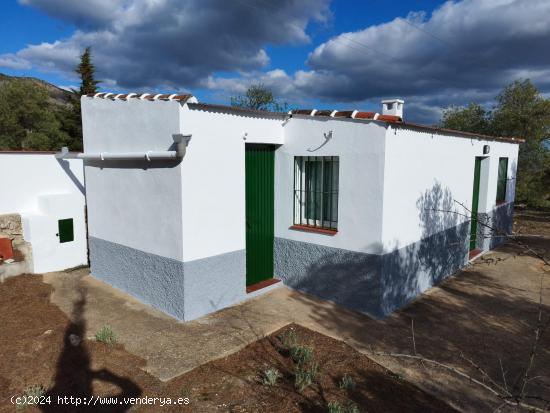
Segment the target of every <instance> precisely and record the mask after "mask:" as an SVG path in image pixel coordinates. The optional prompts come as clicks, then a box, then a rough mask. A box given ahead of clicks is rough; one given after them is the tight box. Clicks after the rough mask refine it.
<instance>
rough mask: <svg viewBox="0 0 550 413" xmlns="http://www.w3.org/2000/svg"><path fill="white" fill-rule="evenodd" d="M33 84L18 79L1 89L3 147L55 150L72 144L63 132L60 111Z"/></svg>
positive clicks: (0, 120) (1, 143) (0, 127)
mask: <svg viewBox="0 0 550 413" xmlns="http://www.w3.org/2000/svg"><path fill="white" fill-rule="evenodd" d="M48 99H49V97H48V93H47V92H46V91H45V90H44V89H41V88H38V87H36V85H35V84H34V83H33V82H30V81H27V80H24V79H17V80H13V81H10V82H7V83H6V84H5V85H3V86H2V88H0V148H1V149H4V150H6V149H8V150H10V149H11V150H20V149H27V150H51V149H54V148H60V147H61V146H64V145H67V144H68V142H70V137H69V135H67V133H65V132H64V131H62V130H61V123H60V121H59V116H60V115H59V113H58V111H59V109H57V108H52V105H48V104H46V103H47V102H48Z"/></svg>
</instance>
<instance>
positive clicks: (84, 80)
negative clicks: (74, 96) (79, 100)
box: [76, 46, 99, 96]
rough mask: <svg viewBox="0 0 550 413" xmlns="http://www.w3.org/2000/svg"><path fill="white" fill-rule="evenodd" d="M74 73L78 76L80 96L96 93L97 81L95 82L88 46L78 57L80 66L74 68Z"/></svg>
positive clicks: (90, 52) (93, 67)
mask: <svg viewBox="0 0 550 413" xmlns="http://www.w3.org/2000/svg"><path fill="white" fill-rule="evenodd" d="M76 73H78V75H79V76H80V79H81V83H80V91H79V93H80V96H82V95H87V94H88V93H97V85H98V83H99V82H98V81H97V80H95V78H94V74H95V66H94V64H93V63H92V51H91V48H90V47H89V46H88V47H87V48H86V49H84V53H82V55H81V56H80V64H79V65H78V66H77V67H76Z"/></svg>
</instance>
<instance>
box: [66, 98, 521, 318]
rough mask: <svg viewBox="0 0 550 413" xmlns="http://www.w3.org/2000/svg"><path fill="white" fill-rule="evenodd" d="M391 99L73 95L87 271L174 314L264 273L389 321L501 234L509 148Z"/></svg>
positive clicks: (264, 284)
mask: <svg viewBox="0 0 550 413" xmlns="http://www.w3.org/2000/svg"><path fill="white" fill-rule="evenodd" d="M403 106H404V102H403V101H401V100H398V99H394V100H388V101H384V102H383V110H382V113H380V114H379V113H373V112H361V111H356V110H354V111H333V110H293V111H291V112H289V113H275V112H266V111H253V110H247V109H240V108H235V107H227V106H221V105H212V104H204V103H199V102H198V101H197V99H195V98H194V97H193V96H191V95H166V94H157V95H150V94H141V95H136V94H133V93H132V94H127V95H126V94H125V95H121V94H116V95H115V94H112V93H98V94H95V95H90V96H84V97H83V98H82V116H83V133H84V148H85V152H84V153H83V154H80V155H78V157H80V158H82V159H84V164H85V179H86V198H87V212H88V231H89V253H90V265H91V273H92V275H93V276H95V277H97V278H99V279H101V280H103V281H105V282H107V283H109V284H111V285H113V286H115V287H117V288H119V289H121V290H124V291H126V292H128V293H130V294H132V295H134V296H135V297H137V298H139V299H140V300H142V301H144V302H146V303H149V304H150V305H152V306H153V307H156V308H158V309H160V310H162V311H164V312H166V313H168V314H170V315H172V316H174V317H176V318H178V319H181V320H191V319H195V318H197V317H200V316H202V315H204V314H207V313H209V312H212V311H216V310H218V309H221V308H224V307H227V306H230V305H233V304H236V303H238V302H241V301H243V300H245V299H247V298H249V297H253V296H255V295H256V294H259V293H261V292H262V291H266V290H269V289H270V288H276V287H277V286H278V285H280V283H277V281H278V280H280V281H282V283H284V284H286V285H287V286H289V287H291V288H295V289H297V290H300V291H304V292H306V293H310V294H314V295H316V296H318V297H321V298H323V299H327V300H331V301H334V302H336V303H338V304H340V305H343V306H346V307H348V308H351V309H353V310H356V311H360V312H363V313H367V314H370V315H372V316H375V317H384V316H386V315H388V314H389V313H391V312H392V311H394V310H395V309H397V308H400V307H401V306H403V305H405V304H406V303H407V302H409V301H410V300H411V299H413V298H414V297H416V296H417V295H418V294H420V293H421V292H422V291H425V290H426V289H427V288H430V287H431V286H433V285H435V284H437V283H438V282H440V281H441V280H442V279H444V278H445V277H447V276H449V275H451V274H453V273H454V272H456V271H457V270H458V269H459V268H461V267H463V266H464V265H466V264H467V262H468V260H469V259H470V258H471V257H473V256H474V255H477V254H479V253H482V252H483V251H486V250H488V249H490V248H493V247H494V246H495V245H496V243H497V242H499V240H502V239H503V238H502V237H500V238H495V237H492V236H490V235H491V234H488V233H487V230H486V227H485V226H484V225H480V224H479V223H480V222H483V223H488V224H489V225H491V226H496V227H498V228H499V230H501V231H503V232H509V231H510V230H511V223H512V212H513V202H514V188H515V174H516V168H517V155H518V144H519V143H520V142H521V140H518V139H511V138H500V137H489V136H482V135H477V134H469V133H464V132H458V131H451V130H443V129H438V128H434V127H427V126H422V125H417V124H411V123H407V122H404V121H403ZM62 156H69V157H70V155H62ZM73 156H74V155H73ZM470 212H472V214H471V213H470ZM470 215H472V216H473V217H474V219H470ZM481 220H482V221H481ZM500 235H502V234H500Z"/></svg>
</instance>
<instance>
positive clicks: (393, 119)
mask: <svg viewBox="0 0 550 413" xmlns="http://www.w3.org/2000/svg"><path fill="white" fill-rule="evenodd" d="M356 117H357V116H356ZM376 120H380V121H384V122H393V123H395V122H403V119H401V117H399V116H394V115H380V116H378V118H377V119H376Z"/></svg>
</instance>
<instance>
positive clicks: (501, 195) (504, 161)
mask: <svg viewBox="0 0 550 413" xmlns="http://www.w3.org/2000/svg"><path fill="white" fill-rule="evenodd" d="M507 181H508V158H498V181H497V202H499V203H501V202H505V201H506V183H507Z"/></svg>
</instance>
